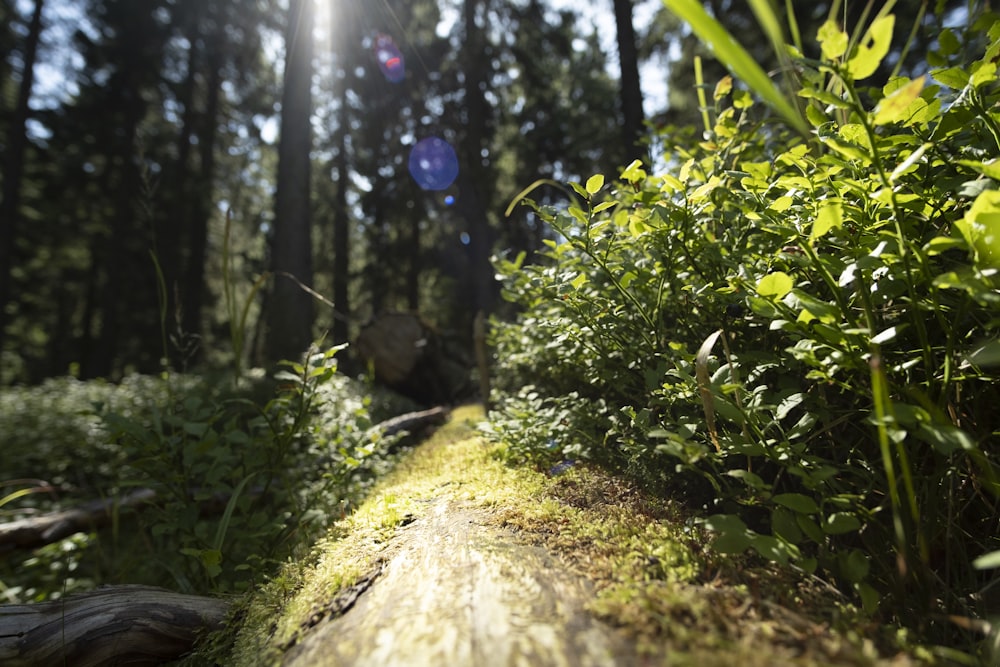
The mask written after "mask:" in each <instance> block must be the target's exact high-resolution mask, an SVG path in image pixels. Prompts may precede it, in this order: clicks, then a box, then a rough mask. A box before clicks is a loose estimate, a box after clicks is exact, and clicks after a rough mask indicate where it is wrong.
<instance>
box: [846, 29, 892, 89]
mask: <svg viewBox="0 0 1000 667" xmlns="http://www.w3.org/2000/svg"><path fill="white" fill-rule="evenodd" d="M895 24H896V17H895V16H893V15H892V14H889V15H887V16H881V17H879V18H877V19H875V20H874V21H872V24H871V26H870V27H869V28H868V32H866V33H865V36H864V37H863V38H862V39H861V43H860V44H858V48H857V50H856V51H855V52H854V55H853V56H852V57H851V59H850V60H849V61H847V73H848V74H850V75H851V78H852V79H854V80H855V81H861V80H862V79H867V78H868V77H870V76H871V75H872V74H874V73H875V71H876V70H877V69H878V66H879V65H881V64H882V59H883V58H885V56H886V54H887V53H889V46H890V45H891V44H892V28H893V26H894V25H895Z"/></svg>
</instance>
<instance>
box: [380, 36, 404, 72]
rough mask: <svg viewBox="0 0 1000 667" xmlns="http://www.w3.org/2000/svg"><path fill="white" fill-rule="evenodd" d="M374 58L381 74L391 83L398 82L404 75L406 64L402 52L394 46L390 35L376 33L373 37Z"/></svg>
mask: <svg viewBox="0 0 1000 667" xmlns="http://www.w3.org/2000/svg"><path fill="white" fill-rule="evenodd" d="M375 60H377V61H378V68H379V69H380V70H382V75H383V76H384V77H385V78H386V80H387V81H389V82H391V83H399V82H400V81H402V80H403V78H404V77H405V76H406V65H405V63H404V62H403V54H402V53H400V51H399V48H397V47H396V44H395V42H393V41H392V37H389V36H388V35H378V36H376V37H375Z"/></svg>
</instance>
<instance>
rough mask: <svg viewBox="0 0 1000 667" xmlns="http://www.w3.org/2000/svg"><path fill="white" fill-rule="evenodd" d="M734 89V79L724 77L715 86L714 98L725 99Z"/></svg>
mask: <svg viewBox="0 0 1000 667" xmlns="http://www.w3.org/2000/svg"><path fill="white" fill-rule="evenodd" d="M732 89H733V77H731V76H724V77H722V78H721V79H719V83H717V84H715V93H713V95H712V97H714V98H715V99H716V100H721V99H722V98H723V97H725V96H726V95H728V94H729V92H730V91H731V90H732Z"/></svg>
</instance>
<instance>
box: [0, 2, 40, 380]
mask: <svg viewBox="0 0 1000 667" xmlns="http://www.w3.org/2000/svg"><path fill="white" fill-rule="evenodd" d="M44 5H45V2H44V0H35V11H34V12H33V13H32V15H31V24H30V26H29V27H28V36H27V37H26V38H25V42H24V58H23V63H24V64H23V67H22V70H21V84H20V86H19V87H18V91H17V102H16V105H15V107H14V117H13V118H12V119H11V123H10V127H9V130H8V133H7V141H6V147H5V150H4V153H5V154H6V155H5V159H4V161H3V195H2V197H0V359H2V356H3V347H4V340H5V336H4V331H5V330H6V329H7V316H6V311H7V303H8V302H9V301H10V297H11V264H12V259H13V256H14V240H15V239H16V238H17V237H16V235H15V234H14V230H15V229H16V225H17V221H18V218H19V217H20V208H21V180H22V177H23V175H24V152H25V150H26V149H27V147H28V135H27V128H26V124H27V122H28V112H29V108H28V103H29V102H30V101H31V90H32V88H33V87H34V82H35V59H36V58H37V56H38V43H39V41H41V36H42V10H43V8H44ZM2 381H3V366H2V365H0V382H2Z"/></svg>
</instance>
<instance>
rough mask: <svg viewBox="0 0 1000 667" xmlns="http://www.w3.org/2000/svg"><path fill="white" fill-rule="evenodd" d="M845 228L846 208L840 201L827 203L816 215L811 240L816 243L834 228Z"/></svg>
mask: <svg viewBox="0 0 1000 667" xmlns="http://www.w3.org/2000/svg"><path fill="white" fill-rule="evenodd" d="M843 226H844V207H843V205H842V204H841V203H840V202H839V201H828V202H825V203H824V204H823V205H822V206H821V207H820V209H819V211H818V212H817V213H816V219H815V220H814V221H813V228H812V232H810V234H809V240H810V241H815V240H816V239H818V238H820V237H822V236H823V235H824V234H826V233H827V232H828V231H830V230H831V229H833V228H835V227H836V228H837V229H839V228H841V227H843Z"/></svg>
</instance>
